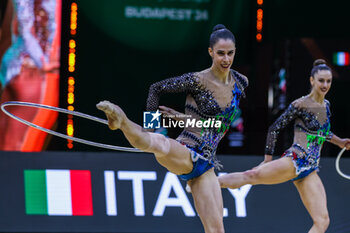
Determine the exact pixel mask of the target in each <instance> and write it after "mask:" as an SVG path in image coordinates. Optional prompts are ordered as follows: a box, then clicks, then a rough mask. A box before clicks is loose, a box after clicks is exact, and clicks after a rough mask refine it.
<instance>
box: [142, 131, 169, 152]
mask: <svg viewBox="0 0 350 233" xmlns="http://www.w3.org/2000/svg"><path fill="white" fill-rule="evenodd" d="M149 137H150V144H149V147H148V148H147V149H145V150H144V151H147V152H152V153H154V154H155V155H156V156H157V157H162V156H165V155H167V154H168V153H169V151H170V146H171V145H170V141H169V139H167V138H166V137H165V136H164V135H162V134H158V133H149Z"/></svg>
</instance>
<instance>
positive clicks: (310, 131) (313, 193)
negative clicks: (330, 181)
mask: <svg viewBox="0 0 350 233" xmlns="http://www.w3.org/2000/svg"><path fill="white" fill-rule="evenodd" d="M310 83H311V86H312V89H311V92H310V93H309V94H308V95H307V96H303V97H301V98H299V99H297V100H295V101H294V102H292V103H291V104H290V105H289V107H288V109H287V110H286V111H285V112H284V113H283V114H282V115H281V116H280V117H279V118H278V119H277V120H276V121H275V122H274V123H273V124H272V125H271V126H270V128H269V131H268V134H267V142H266V148H265V159H264V161H263V162H262V163H261V164H260V165H259V166H258V167H256V168H253V169H251V170H247V171H245V172H235V173H230V174H226V175H223V176H221V177H219V182H220V186H221V187H222V188H232V189H235V188H239V187H241V186H242V185H245V184H279V183H283V182H286V181H288V180H292V181H293V183H294V185H295V186H296V188H297V190H298V192H299V194H300V197H301V200H302V201H303V203H304V206H305V207H306V209H307V210H308V212H309V214H310V215H311V217H312V220H313V226H312V227H311V229H310V230H309V233H316V232H317V233H321V232H325V231H326V229H327V228H328V225H329V217H328V210H327V200H326V193H325V190H324V186H323V184H322V181H321V179H320V178H319V176H318V175H317V170H318V167H319V161H320V152H321V148H322V145H323V143H324V141H325V140H327V141H329V142H331V143H333V144H335V145H337V146H339V147H340V148H344V147H346V149H347V150H349V149H350V139H348V138H345V139H341V138H339V137H337V136H336V135H335V134H333V133H332V132H331V131H330V109H329V107H330V104H329V102H328V101H327V100H326V99H325V95H326V94H327V92H328V91H329V89H330V87H331V83H332V71H331V69H330V68H329V67H328V66H327V65H326V62H325V61H324V60H322V59H318V60H316V61H315V62H314V66H313V68H312V70H311V77H310ZM292 121H295V124H294V142H293V144H292V146H291V147H290V148H289V149H287V150H286V151H285V153H284V154H283V155H282V157H281V158H279V159H276V160H273V161H271V160H272V155H273V153H274V149H275V144H276V141H277V136H278V134H279V132H280V130H281V129H283V128H285V127H286V126H287V125H288V124H289V123H291V122H292Z"/></svg>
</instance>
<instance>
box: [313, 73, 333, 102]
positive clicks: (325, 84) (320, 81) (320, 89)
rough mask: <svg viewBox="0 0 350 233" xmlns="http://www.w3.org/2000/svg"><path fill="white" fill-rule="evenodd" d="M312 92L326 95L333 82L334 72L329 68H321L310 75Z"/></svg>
mask: <svg viewBox="0 0 350 233" xmlns="http://www.w3.org/2000/svg"><path fill="white" fill-rule="evenodd" d="M310 82H311V86H312V92H316V93H317V94H319V95H321V96H325V95H326V94H327V92H328V91H329V89H330V88H331V84H332V72H330V71H329V70H319V71H318V72H316V73H315V74H314V77H312V76H311V77H310Z"/></svg>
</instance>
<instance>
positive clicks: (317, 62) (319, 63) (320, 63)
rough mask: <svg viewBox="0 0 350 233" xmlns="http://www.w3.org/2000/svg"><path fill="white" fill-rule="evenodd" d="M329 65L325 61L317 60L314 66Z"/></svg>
mask: <svg viewBox="0 0 350 233" xmlns="http://www.w3.org/2000/svg"><path fill="white" fill-rule="evenodd" d="M319 65H327V62H326V61H325V60H323V59H317V60H315V61H314V66H319Z"/></svg>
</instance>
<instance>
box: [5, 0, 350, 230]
mask: <svg viewBox="0 0 350 233" xmlns="http://www.w3.org/2000/svg"><path fill="white" fill-rule="evenodd" d="M347 6H348V4H347V1H346V0H334V1H325V0H317V1H316V0H309V1H301V0H295V1H278V0H147V1H145V0H118V1H113V0H99V1H87V0H85V1H79V0H72V1H65V0H62V1H61V0H40V1H39V0H27V1H20V0H14V1H11V0H1V2H0V25H1V32H0V58H1V66H0V80H1V103H3V102H5V101H9V100H16V101H26V102H35V103H41V104H47V105H51V106H56V107H61V108H64V109H69V110H75V111H79V112H83V113H86V114H89V115H92V116H96V117H99V118H105V116H104V115H103V114H102V112H100V111H98V110H97V109H96V107H95V105H96V104H97V103H98V102H99V101H101V100H109V101H111V102H113V103H116V104H118V105H119V106H121V107H122V108H123V110H124V111H125V112H126V113H127V115H128V117H129V118H130V119H131V120H133V121H135V122H136V123H138V124H142V122H143V111H145V107H146V99H147V95H148V89H149V87H150V85H151V84H152V83H154V82H156V81H160V80H163V79H166V78H170V77H174V76H179V75H182V74H184V73H188V72H195V71H201V70H204V69H206V68H208V67H210V66H211V58H210V56H209V54H208V51H207V49H208V44H209V36H210V34H211V32H212V28H213V27H214V26H215V25H216V24H219V23H220V24H224V25H225V26H226V27H227V28H228V29H229V30H231V31H232V32H233V34H234V35H235V37H236V47H237V52H236V56H235V60H234V63H233V66H232V68H233V69H235V70H237V71H239V72H240V73H242V74H244V75H246V76H247V77H248V79H249V87H248V88H247V89H246V95H247V97H246V98H245V99H242V100H241V104H240V111H239V114H238V116H237V118H236V119H235V121H234V122H233V123H232V125H231V128H230V130H229V131H228V133H227V135H226V137H224V139H223V140H222V141H221V143H220V144H219V147H218V151H217V153H218V154H219V155H220V156H221V157H222V159H223V160H225V159H226V160H228V161H230V163H231V164H230V163H229V164H230V165H229V166H227V167H225V170H226V169H227V170H226V172H227V171H232V170H235V169H237V170H243V169H248V168H249V167H252V166H254V164H257V163H258V162H260V161H261V159H262V155H263V153H264V147H265V139H266V133H267V129H268V127H269V125H270V124H271V123H272V122H273V121H274V120H275V119H276V118H277V117H278V116H279V115H280V114H281V113H282V112H283V111H284V109H285V108H286V107H287V106H288V105H289V104H290V103H291V102H292V101H293V100H294V99H296V98H299V97H301V96H304V95H307V94H308V93H309V91H310V84H309V77H310V72H311V69H312V64H313V61H314V60H316V59H318V58H322V59H324V60H326V61H327V63H328V65H329V66H330V67H331V68H332V70H333V83H332V88H331V90H330V92H329V93H328V94H327V97H326V98H327V99H328V100H329V101H330V103H331V112H332V117H331V122H332V131H333V132H334V133H335V134H336V135H338V136H339V137H350V106H349V98H350V95H349V92H348V87H349V86H350V61H349V53H350V31H349V30H348V27H347V26H348V21H349V20H348V8H347ZM184 103H185V95H184V94H168V95H165V96H162V98H161V104H162V105H166V106H169V107H172V108H174V109H176V110H178V111H183V110H184ZM7 109H8V110H9V111H10V112H12V113H14V114H16V115H18V116H20V117H22V118H24V119H26V120H28V121H32V122H34V123H36V124H38V125H40V126H42V127H45V128H50V129H53V130H55V131H58V132H61V133H63V134H66V135H69V136H74V137H78V138H83V139H86V140H91V141H96V142H100V143H106V144H112V145H119V146H130V145H129V144H128V142H127V141H126V140H125V138H124V136H123V135H122V133H120V132H114V131H110V130H109V129H108V127H107V126H105V125H102V124H100V123H96V122H93V121H90V120H86V119H83V118H79V117H76V116H72V115H67V114H62V113H60V114H57V113H56V112H52V111H49V110H44V109H40V110H38V109H32V108H28V107H7ZM291 129H292V128H291V127H289V128H288V129H286V130H284V131H283V132H282V133H281V134H280V137H279V141H278V143H277V150H276V155H281V154H282V153H283V151H284V150H285V149H286V148H288V147H289V146H290V144H291V142H292V137H293V134H292V130H291ZM179 132H180V131H178V130H174V129H173V130H169V131H166V130H163V131H162V133H166V134H167V135H168V136H170V137H173V138H174V137H176V135H177V134H179ZM0 150H1V151H0V158H1V159H3V161H2V162H0V164H1V163H2V166H4V169H5V168H6V169H7V170H6V169H5V170H3V171H2V173H1V172H0V174H1V176H2V177H3V179H0V181H1V180H2V181H3V182H4V184H5V183H6V185H8V186H6V187H12V186H11V183H9V181H8V180H6V179H5V177H8V176H9V174H12V173H6V172H5V171H9V169H10V168H11V167H8V166H6V165H5V164H6V163H7V164H13V166H14V167H16V166H17V165H16V164H18V163H17V162H16V161H18V160H15V158H16V159H24V160H25V161H27V162H23V161H22V162H20V163H19V164H21V165H18V166H19V167H17V168H16V169H17V173H16V174H13V176H12V175H11V177H17V178H18V179H23V178H22V177H23V169H73V168H74V169H90V170H91V174H95V173H99V174H100V173H101V172H102V173H101V174H102V175H101V174H100V175H99V176H100V178H101V177H102V178H103V174H104V173H103V171H105V170H106V169H112V170H116V169H117V167H118V166H121V167H120V169H126V168H125V167H123V166H122V165H125V166H126V167H128V169H133V166H131V165H133V164H134V163H137V159H136V158H134V157H133V158H132V159H130V162H127V160H126V159H124V157H123V156H125V157H128V155H126V154H125V153H121V155H120V157H118V156H116V157H113V159H111V158H109V157H108V155H106V154H118V152H111V151H108V150H107V149H100V148H97V147H92V146H88V145H84V144H79V143H76V142H73V141H71V140H66V139H62V138H58V137H54V136H50V135H47V134H45V133H43V132H41V131H38V130H35V129H29V128H28V127H27V126H25V125H23V124H21V123H19V122H16V121H15V120H12V119H10V118H9V117H8V116H6V115H5V114H4V113H2V112H1V113H0ZM5 151H7V152H5ZM21 152H29V154H30V155H35V156H34V157H33V158H27V157H26V156H27V155H28V154H27V153H21ZM34 152H41V153H34ZM338 152H339V148H338V147H336V146H334V145H331V144H327V143H326V144H325V146H324V148H323V153H322V157H324V158H325V160H324V161H327V163H330V164H333V163H334V158H335V156H336V155H337V153H338ZM45 153H47V154H48V155H47V156H46V154H45ZM43 154H44V155H43ZM100 154H103V156H102V157H103V158H104V159H105V160H106V161H110V164H115V163H119V162H120V161H119V160H118V159H119V158H122V159H121V160H122V161H123V163H122V165H118V166H117V165H116V167H113V166H111V165H108V166H107V167H105V166H106V165H103V164H102V162H101V161H100V159H99V157H100ZM23 156H24V157H23ZM71 156H73V157H74V156H75V157H74V159H73V160H74V163H73V161H71V160H70V157H71ZM106 156H107V157H106ZM258 156H260V157H258ZM141 157H142V156H141ZM146 157H147V155H146ZM327 157H328V158H327ZM124 160H125V161H126V162H124ZM243 160H244V161H245V162H244V163H243V162H242V161H243ZM97 161H100V162H97ZM145 161H146V160H145ZM344 161H346V163H345V162H344V164H346V165H347V166H345V165H344V166H345V167H344V170H346V168H350V166H349V165H350V164H348V162H349V161H348V160H346V159H344ZM5 162H6V163H5ZM240 162H242V164H247V165H246V167H244V166H245V165H242V166H239V165H237V167H236V165H232V164H236V163H240ZM100 163H101V164H100ZM55 164H56V165H55ZM57 164H59V165H58V166H57ZM77 164H79V165H77ZM144 164H147V162H145V163H144ZM152 164H153V165H150V167H151V168H152V166H159V165H157V164H156V163H155V162H154V161H153V162H152ZM154 164H156V165H154ZM248 165H249V166H248ZM84 166H85V167H84ZM324 166H325V167H327V166H329V165H324ZM118 169H119V168H118ZM135 169H136V168H135ZM139 169H142V167H140V168H139ZM147 169H148V168H147ZM157 169H158V170H157V171H158V172H160V174H163V175H164V176H165V174H166V173H165V171H164V170H163V168H161V167H157ZM90 170H89V171H90ZM324 170H326V169H324ZM348 170H349V169H348ZM327 171H328V170H327ZM94 172H95V173H94ZM328 172H330V173H326V174H325V175H324V176H325V177H332V179H333V178H334V180H331V181H329V184H330V185H331V184H333V185H335V184H339V185H335V187H334V191H332V193H334V194H335V196H331V197H330V199H331V200H332V198H333V199H334V200H339V201H340V200H342V201H344V198H347V197H345V196H341V197H339V196H337V195H338V194H339V195H345V194H346V193H348V191H344V190H345V189H346V190H349V184H348V183H347V182H346V181H344V179H343V180H341V179H342V178H340V177H339V176H337V174H336V173H335V169H334V168H333V167H330V169H329V171H328ZM89 174H90V173H89ZM159 177H162V176H159ZM102 178H101V179H102ZM13 179H14V178H13ZM91 179H92V182H96V186H95V187H94V186H93V187H92V193H94V190H99V189H97V187H100V186H101V185H102V186H101V187H100V188H101V189H102V190H103V189H104V187H103V182H102V181H97V180H96V179H97V178H93V175H92V178H91ZM159 179H160V178H159ZM13 181H14V182H16V180H15V179H14V180H13ZM21 182H22V183H21V185H22V186H18V188H15V190H17V191H18V190H20V191H18V192H22V193H23V192H25V190H23V187H24V186H23V181H21ZM101 182H102V183H101ZM338 182H339V183H338ZM0 183H1V182H0ZM93 184H94V183H93ZM160 185H161V184H159V186H160ZM276 187H278V186H276ZM282 187H283V188H282V189H285V190H289V188H290V189H291V190H292V188H293V187H290V186H282ZM340 187H341V188H340ZM337 188H340V189H337ZM277 189H278V188H277ZM102 190H101V191H102ZM271 190H272V189H271ZM285 190H284V191H283V192H285V193H286V195H287V193H289V194H288V195H296V194H295V193H293V192H295V191H291V192H292V193H290V192H289V191H285ZM326 190H327V186H326ZM332 190H333V186H332ZM120 192H121V191H120ZM150 192H151V191H150ZM271 192H273V191H271ZM281 192H282V191H281ZM129 194H130V193H129ZM336 194H337V195H336ZM3 195H4V196H3V197H4V199H6V198H9V197H8V196H6V195H5V194H3ZM21 195H23V194H21ZM96 195H97V196H99V197H101V196H103V195H102V194H96ZM120 195H122V196H123V195H124V196H128V195H127V192H126V193H125V192H122V193H121V194H120ZM169 195H174V194H169ZM224 195H229V193H227V194H224ZM261 195H267V196H268V197H271V195H272V194H267V193H265V194H261ZM276 195H277V193H276ZM175 196H176V194H175ZM256 196H257V194H256ZM92 197H93V198H94V199H93V200H94V201H93V202H94V205H93V206H94V208H98V207H96V206H98V205H102V206H103V205H105V202H104V201H101V203H100V201H97V200H96V199H95V198H97V197H96V196H94V195H92ZM19 198H22V199H23V197H22V196H20V197H19ZM276 198H278V197H276ZM293 198H294V197H293ZM297 198H298V197H297V196H295V198H294V199H293V201H295V202H296V199H297ZM258 199H259V198H258V197H257V200H258ZM254 200H255V199H254ZM273 200H275V199H273ZM22 201H24V199H23V200H22ZM286 201H288V200H286ZM14 202H15V200H14ZM299 202H300V201H299ZM16 203H17V202H16ZM96 203H98V204H96ZM254 203H255V202H254ZM256 203H258V201H256ZM282 203H284V202H282ZM3 204H4V203H3ZM17 204H18V203H17ZM7 205H9V203H7V204H6V206H7ZM24 205H25V204H23V206H22V207H21V206H20V205H19V206H18V208H19V209H20V210H18V211H22V209H23V213H22V215H23V216H22V218H23V219H22V220H23V221H24V222H25V221H28V222H30V221H33V219H32V218H31V217H32V216H30V219H27V217H28V216H27V215H25V214H24V213H25V211H24ZM235 205H237V203H236V204H235ZM278 205H280V204H276V205H274V206H273V207H272V209H273V208H274V207H276V206H278ZM281 205H283V204H281ZM334 205H335V206H336V205H337V204H334ZM346 205H347V207H350V203H349V202H345V206H346ZM345 206H344V207H345ZM7 207H8V208H10V207H9V206H7ZM255 207H256V205H255ZM21 208H22V209H21ZM101 208H102V207H101ZM103 208H104V207H103ZM103 208H102V209H103ZM147 208H148V207H147ZM249 208H252V211H256V210H257V208H258V207H256V208H253V207H252V206H250V207H249ZM260 208H263V209H265V208H268V206H267V207H265V206H264V207H260ZM286 208H289V207H286ZM290 208H294V206H293V205H291V207H290ZM298 208H300V210H298V211H299V212H303V211H304V212H305V210H304V209H303V207H302V206H300V207H298ZM339 208H342V206H341V205H340V207H339ZM3 209H4V208H2V207H1V205H0V212H1V211H2V210H3ZM96 211H97V212H96ZM101 211H102V210H101ZM333 211H334V213H336V212H337V213H339V216H340V217H339V218H337V221H339V222H337V225H342V224H345V222H347V221H348V220H350V218H349V217H345V215H342V213H343V212H342V211H341V210H339V209H338V208H337V209H335V210H333ZM102 212H103V211H102ZM102 212H101V216H102V215H103V214H102ZM146 212H147V209H146ZM299 212H298V213H299ZM89 213H90V212H89ZM98 213H99V212H98V210H96V209H94V214H93V215H94V216H95V215H98ZM332 213H333V212H332ZM344 213H345V212H344ZM13 214H15V212H14V213H13ZM27 214H28V213H27ZM90 214H91V213H90ZM129 214H130V215H131V216H132V218H131V217H130V216H129V215H127V216H129V217H130V218H131V219H132V221H136V222H137V221H140V224H143V223H144V222H143V221H144V220H135V219H137V217H135V215H133V214H132V213H129ZM173 214H174V216H178V214H179V213H177V212H174V213H173ZM181 214H182V215H183V213H182V212H181V213H180V215H181ZM273 214H274V215H273ZM146 215H147V214H146ZM271 215H272V216H275V218H279V217H280V216H278V214H277V212H276V211H275V212H273V213H272V212H271ZM11 216H12V215H11ZM13 216H14V215H13ZM101 216H100V217H101ZM104 216H105V215H104ZM169 216H172V215H171V214H170V215H169ZM293 216H294V215H293ZM305 216H307V215H305ZM121 218H122V215H121ZM258 218H259V217H258V215H257V216H256V218H255V217H252V218H251V219H248V220H247V219H245V220H243V219H242V218H238V219H235V220H234V223H233V225H232V228H229V229H237V228H235V226H237V224H238V225H239V224H241V226H242V229H245V228H246V227H247V226H248V225H251V223H254V222H255V221H257V219H258ZM266 218H267V217H266ZM14 219H15V218H14ZM126 219H128V218H126ZM267 219H271V218H267ZM300 219H301V217H300ZM306 219H307V217H306ZM331 219H332V218H331ZM22 220H21V221H22ZM37 220H38V223H37V224H39V225H37V228H35V227H34V228H31V227H29V228H28V226H29V225H28V226H27V225H26V226H24V227H23V228H21V227H13V225H11V224H10V225H6V227H3V228H1V227H0V230H1V231H4V232H5V231H16V232H21V231H23V232H25V231H28V232H29V231H34V232H39V231H40V230H38V229H46V231H55V229H56V231H62V232H63V231H67V232H70V231H72V232H79V231H83V230H79V229H81V228H79V227H80V226H81V225H79V224H80V223H81V224H86V222H84V221H85V220H84V219H79V222H78V223H77V222H71V224H73V225H74V224H75V225H74V227H67V226H65V227H66V228H64V227H63V228H53V229H51V228H50V227H48V226H49V225H50V224H47V225H45V224H44V225H45V226H46V227H48V228H45V226H43V225H40V224H42V221H41V220H40V218H39V219H37ZM13 221H15V220H13ZM49 221H51V220H49ZM55 221H56V220H55ZM57 221H61V220H57ZM69 221H70V220H69ZM98 221H102V222H103V223H104V224H105V225H106V226H108V227H110V228H103V227H100V228H96V229H98V230H96V229H95V228H94V227H93V226H96V225H93V226H92V228H89V227H87V228H84V229H85V230H84V231H86V232H91V231H96V232H113V231H114V230H115V229H119V228H118V227H116V226H115V223H112V222H109V220H108V221H107V220H106V221H107V222H106V221H105V220H103V219H102V220H101V219H99V220H98ZM150 221H156V220H154V218H152V217H150ZM179 221H188V220H184V219H180V220H179ZM300 221H303V220H300ZM305 221H306V223H304V222H300V224H299V225H300V229H305V226H308V225H307V224H310V220H309V219H307V220H305ZM121 222H124V223H125V221H121ZM61 223H62V224H65V222H64V221H62V222H61ZM260 223H261V224H260ZM338 223H339V224H338ZM28 224H29V223H28ZM108 224H110V225H108ZM120 224H121V223H120ZM196 224H197V225H195V226H193V227H194V228H192V230H188V229H187V228H186V229H187V230H188V231H186V230H185V227H184V229H182V228H181V229H180V228H174V229H176V230H174V232H200V225H198V224H199V223H198V222H197V223H196ZM230 224H231V223H230ZM235 224H236V225H235ZM34 225H35V224H34ZM97 225H98V224H97ZM117 225H118V224H117ZM281 225H282V224H281ZM299 225H298V226H299ZM3 226H5V225H3ZM51 226H52V225H51ZM229 226H231V225H229ZM239 226H240V225H239ZM331 226H332V227H333V228H331V231H329V232H337V233H338V232H350V230H349V229H350V228H347V227H349V225H347V226H345V225H344V226H343V227H342V228H341V229H340V228H335V227H336V226H335V225H331ZM164 227H166V226H164ZM196 227H197V228H196ZM265 227H266V228H264V224H263V222H259V224H257V225H256V229H255V228H254V227H252V228H251V229H250V230H249V231H248V230H246V231H245V230H241V231H239V230H237V231H234V230H231V231H228V232H245V233H246V232H281V231H280V229H277V228H276V229H274V228H268V227H267V226H265ZM58 229H60V230H58ZM94 229H95V230H94ZM133 229H134V228H133ZM161 229H162V230H159V231H156V230H154V229H153V228H152V227H149V228H147V230H145V231H141V229H139V228H135V229H134V231H133V230H130V231H129V230H127V228H123V227H121V228H120V230H117V231H116V232H173V231H166V230H164V229H163V228H161ZM198 229H199V230H198ZM257 229H269V230H266V231H264V230H261V231H259V230H257ZM332 229H333V231H332ZM44 231H45V230H44ZM300 231H302V230H300ZM300 231H297V232H300ZM284 232H287V231H284ZM291 232H296V231H291Z"/></svg>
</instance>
